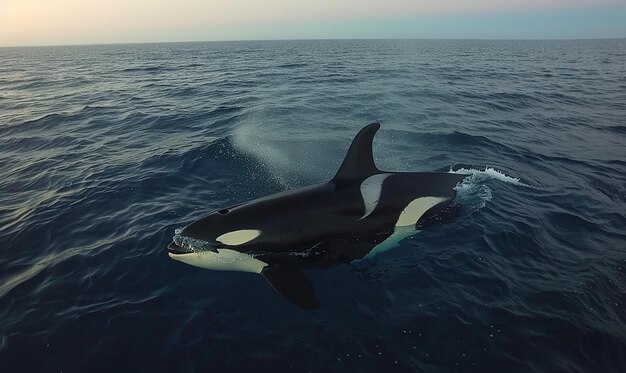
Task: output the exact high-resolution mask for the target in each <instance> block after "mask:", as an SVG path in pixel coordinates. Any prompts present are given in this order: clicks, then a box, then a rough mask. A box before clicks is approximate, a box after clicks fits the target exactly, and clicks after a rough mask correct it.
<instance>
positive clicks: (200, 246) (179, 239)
mask: <svg viewBox="0 0 626 373" xmlns="http://www.w3.org/2000/svg"><path fill="white" fill-rule="evenodd" d="M183 229H184V227H182V228H176V229H175V230H174V237H173V239H172V240H173V241H174V243H175V244H176V245H178V246H180V247H182V248H184V249H187V250H191V251H193V252H194V253H197V252H200V251H206V250H209V249H210V248H211V244H210V243H208V242H206V241H204V240H198V239H195V238H191V237H186V236H181V234H180V233H181V232H182V231H183Z"/></svg>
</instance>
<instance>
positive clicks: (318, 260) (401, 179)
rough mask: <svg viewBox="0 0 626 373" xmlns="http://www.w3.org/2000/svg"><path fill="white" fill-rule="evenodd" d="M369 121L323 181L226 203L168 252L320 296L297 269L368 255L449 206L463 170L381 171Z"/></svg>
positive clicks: (305, 297) (295, 298)
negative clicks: (261, 196)
mask: <svg viewBox="0 0 626 373" xmlns="http://www.w3.org/2000/svg"><path fill="white" fill-rule="evenodd" d="M379 128H380V124H379V123H372V124H369V125H367V126H366V127H364V128H363V129H361V131H360V132H359V133H358V134H357V135H356V137H355V138H354V140H353V141H352V144H351V145H350V148H349V150H348V153H347V155H346V157H345V159H344V160H343V163H342V164H341V167H340V168H339V171H337V174H336V175H335V177H334V178H333V179H332V180H330V181H329V182H325V183H321V184H316V185H312V186H308V187H304V188H300V189H295V190H289V191H285V192H280V193H277V194H273V195H270V196H267V197H263V198H259V199H255V200H252V201H249V202H245V203H241V204H238V205H235V206H231V207H227V208H224V209H220V210H217V211H214V212H212V213H210V214H209V215H207V216H205V217H203V218H201V219H199V220H197V221H195V222H193V223H191V224H190V225H188V226H186V227H185V228H184V229H182V231H178V232H177V234H176V235H175V236H174V240H173V242H171V243H170V244H169V245H168V247H167V248H168V254H169V256H170V257H171V258H172V259H175V260H177V261H180V262H183V263H186V264H190V265H193V266H197V267H201V268H207V269H213V270H228V271H242V272H252V273H257V274H260V275H261V276H263V277H264V278H265V279H266V280H267V282H268V283H269V284H270V285H271V287H272V288H273V289H274V290H276V292H278V293H279V294H281V295H283V296H284V297H285V298H287V299H288V300H289V301H291V302H292V303H294V304H295V305H297V306H299V307H302V308H305V309H316V308H317V307H318V306H319V300H318V297H317V295H316V292H315V289H314V288H313V286H312V284H311V282H310V281H309V280H308V278H307V277H306V275H305V274H304V273H303V272H302V269H308V268H324V267H330V266H335V265H339V264H342V263H350V262H353V261H356V260H362V259H366V258H368V257H371V256H372V255H374V254H377V253H380V252H382V251H385V250H388V249H389V248H391V247H393V246H394V244H395V243H396V242H398V241H399V240H400V239H402V238H404V237H406V236H408V235H410V234H413V233H415V232H416V230H417V229H422V228H424V227H425V226H427V225H429V223H433V222H436V221H437V220H439V219H441V217H442V216H445V215H446V214H447V212H449V211H452V210H454V208H453V206H454V205H455V204H453V201H454V199H455V197H456V191H455V189H454V188H455V186H456V185H457V184H458V183H459V182H461V181H462V180H463V178H465V177H466V176H467V175H459V174H453V173H437V172H385V171H381V170H379V169H378V168H377V167H376V164H375V163H374V157H373V153H372V142H373V139H374V135H375V134H376V132H377V131H378V129H379Z"/></svg>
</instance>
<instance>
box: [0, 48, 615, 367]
mask: <svg viewBox="0 0 626 373" xmlns="http://www.w3.org/2000/svg"><path fill="white" fill-rule="evenodd" d="M625 61H626V41H625V40H611V41H559V42H551V41H541V42H523V41H506V42H505V41H499V42H496V41H306V42H237V43H201V44H152V45H116V46H83V47H55V48H28V49H26V48H25V49H6V48H5V49H0V371H2V372H59V371H63V372H86V371H89V372H95V371H115V372H122V371H132V372H136V371H145V372H153V371H197V372H205V371H216V372H220V371H251V370H253V369H254V370H255V371H294V372H307V371H311V372H332V371H339V370H347V371H363V372H379V371H383V370H384V371H470V370H475V371H497V372H501V371H505V370H508V371H523V372H543V371H568V372H609V371H613V372H620V371H624V370H623V369H624V367H626V278H625V276H626V150H625V149H626V147H625V146H626V63H625ZM373 121H380V122H381V123H382V130H381V131H380V133H379V134H378V135H377V137H376V139H375V146H374V152H375V157H376V161H377V163H378V165H379V167H380V168H382V169H385V170H396V171H420V170H421V171H431V170H436V171H448V170H450V169H451V168H452V169H455V170H458V169H460V168H465V169H475V170H479V171H473V172H474V175H473V176H472V177H471V178H470V180H469V181H468V183H467V184H466V185H463V186H461V187H460V191H459V200H460V202H461V203H462V204H463V205H464V207H465V208H464V211H463V212H462V213H461V214H460V215H459V216H457V217H456V219H455V220H454V221H453V222H452V223H450V224H446V225H439V226H434V227H432V228H431V229H429V230H425V231H423V232H421V233H419V234H417V235H415V236H413V237H411V238H409V239H406V240H404V241H403V242H402V245H401V246H400V247H398V248H396V249H394V250H391V251H387V252H385V253H382V254H380V255H378V256H376V257H375V258H374V259H373V260H369V261H364V262H360V263H358V264H356V265H354V266H348V265H345V266H339V267H335V268H331V269H327V270H311V271H309V272H307V274H308V275H309V277H310V278H311V281H312V282H313V283H314V284H315V286H316V289H317V293H318V295H319V298H320V300H321V303H322V305H321V308H320V309H319V310H317V311H313V312H311V311H304V310H301V309H299V308H296V307H294V306H293V305H291V304H289V303H288V302H286V301H285V300H283V299H281V298H280V297H279V296H278V295H277V294H275V293H274V292H273V291H272V289H271V288H270V287H269V286H268V285H267V284H266V283H265V281H263V280H262V278H260V276H257V275H253V274H247V273H236V272H214V271H208V270H202V269H197V268H194V267H190V266H186V265H184V264H181V263H179V262H175V261H173V260H171V259H169V258H168V256H167V254H166V251H165V246H166V245H167V243H169V242H170V241H171V238H172V236H173V235H174V230H175V229H176V228H179V227H182V226H184V225H185V224H187V223H189V222H191V221H192V220H194V219H197V218H199V217H202V216H203V215H205V214H206V213H207V212H209V211H210V210H212V209H216V208H219V207H224V206H227V205H231V204H234V203H237V202H241V201H245V200H248V199H251V198H253V197H258V196H263V195H266V194H269V193H272V192H276V191H280V190H285V189H290V188H294V187H298V186H303V185H307V184H310V183H314V182H321V181H325V180H328V179H329V178H330V177H332V175H333V174H334V173H335V171H336V169H337V168H338V166H339V164H340V162H341V160H342V157H343V155H344V153H345V151H346V149H347V147H348V145H349V142H350V140H351V138H352V136H353V135H354V134H355V133H356V132H357V131H358V129H360V128H361V127H362V126H363V125H365V124H367V123H370V122H373ZM481 170H482V171H481Z"/></svg>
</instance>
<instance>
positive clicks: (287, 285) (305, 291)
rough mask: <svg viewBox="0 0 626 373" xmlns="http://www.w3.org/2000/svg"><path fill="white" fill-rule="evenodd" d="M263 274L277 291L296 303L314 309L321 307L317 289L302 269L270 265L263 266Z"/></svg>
mask: <svg viewBox="0 0 626 373" xmlns="http://www.w3.org/2000/svg"><path fill="white" fill-rule="evenodd" d="M261 275H262V276H263V277H264V278H265V279H266V280H267V282H269V284H270V285H271V286H272V288H273V289H274V290H276V292H278V293H279V294H280V295H282V296H284V297H285V298H287V299H288V300H289V301H290V302H292V303H294V304H295V305H297V306H299V307H302V308H305V309H308V310H314V309H316V308H317V307H319V304H320V302H319V300H318V299H317V295H316V294H315V289H314V288H313V285H311V282H310V281H309V279H308V278H307V277H306V275H305V274H304V273H302V271H299V270H297V269H294V268H285V267H279V266H275V267H273V266H268V267H265V268H263V270H262V271H261Z"/></svg>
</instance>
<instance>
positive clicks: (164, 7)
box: [0, 0, 626, 46]
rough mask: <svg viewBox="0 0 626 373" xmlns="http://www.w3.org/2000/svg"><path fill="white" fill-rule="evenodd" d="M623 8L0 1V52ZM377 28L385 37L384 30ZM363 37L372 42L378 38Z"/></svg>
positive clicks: (614, 0)
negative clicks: (411, 19)
mask: <svg viewBox="0 0 626 373" xmlns="http://www.w3.org/2000/svg"><path fill="white" fill-rule="evenodd" d="M625 3H626V1H624V0H595V1H593V0H551V1H545V0H518V1H497V0H474V1H470V0H412V1H410V0H396V1H394V0H386V1H378V0H360V1H357V0H333V1H331V0H317V1H287V0H266V1H261V0H227V1H222V0H212V1H206V0H204V1H203V0H108V1H103V0H4V1H3V0H0V46H7V45H50V44H88V43H115V42H149V41H185V40H233V39H264V38H274V39H292V38H308V37H329V38H332V37H342V36H343V35H342V32H340V31H335V32H336V33H338V35H333V31H329V32H328V34H325V33H324V32H323V30H319V28H320V27H324V26H328V27H329V29H330V30H332V29H334V30H344V29H342V28H341V27H340V25H335V26H333V27H331V26H330V25H331V24H333V23H340V22H367V21H374V22H375V21H377V20H379V21H384V20H387V21H389V20H393V19H394V18H398V17H403V18H406V17H418V18H416V22H419V19H427V18H428V17H439V18H441V19H442V20H443V22H445V19H446V18H445V17H446V16H450V17H456V18H455V19H458V17H459V16H463V15H469V16H471V15H477V14H492V15H493V17H500V16H506V15H507V14H508V15H515V14H516V13H519V12H527V13H529V14H537V13H541V12H552V14H555V15H556V16H558V14H559V12H560V11H572V10H573V11H584V10H585V9H587V8H590V9H591V8H592V9H595V10H598V9H605V10H607V11H610V10H611V9H613V8H619V9H621V10H623V9H625V8H626V6H625V5H624V4H625ZM420 17H421V18H420ZM596 21H597V20H596ZM450 22H452V21H450ZM452 26H453V25H451V27H452ZM378 27H380V28H382V29H381V30H378V31H380V32H381V33H382V36H384V31H385V30H384V26H381V25H380V24H379V25H378ZM281 30H282V31H281ZM344 31H346V30H344ZM347 31H349V30H347ZM420 32H422V31H420V30H419V29H418V28H416V29H415V30H414V32H413V34H408V35H406V37H432V35H426V34H425V35H420ZM459 32H460V33H461V34H460V35H458V37H459V38H463V37H464V35H463V32H462V30H460V31H459ZM343 33H346V32H343ZM347 34H348V35H350V33H349V32H348V33H347ZM394 35H395V34H394ZM357 36H358V35H357ZM399 36H400V37H402V35H399ZM624 36H626V35H624ZM363 37H376V30H372V32H371V33H370V34H364V35H363ZM435 37H436V35H435Z"/></svg>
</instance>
